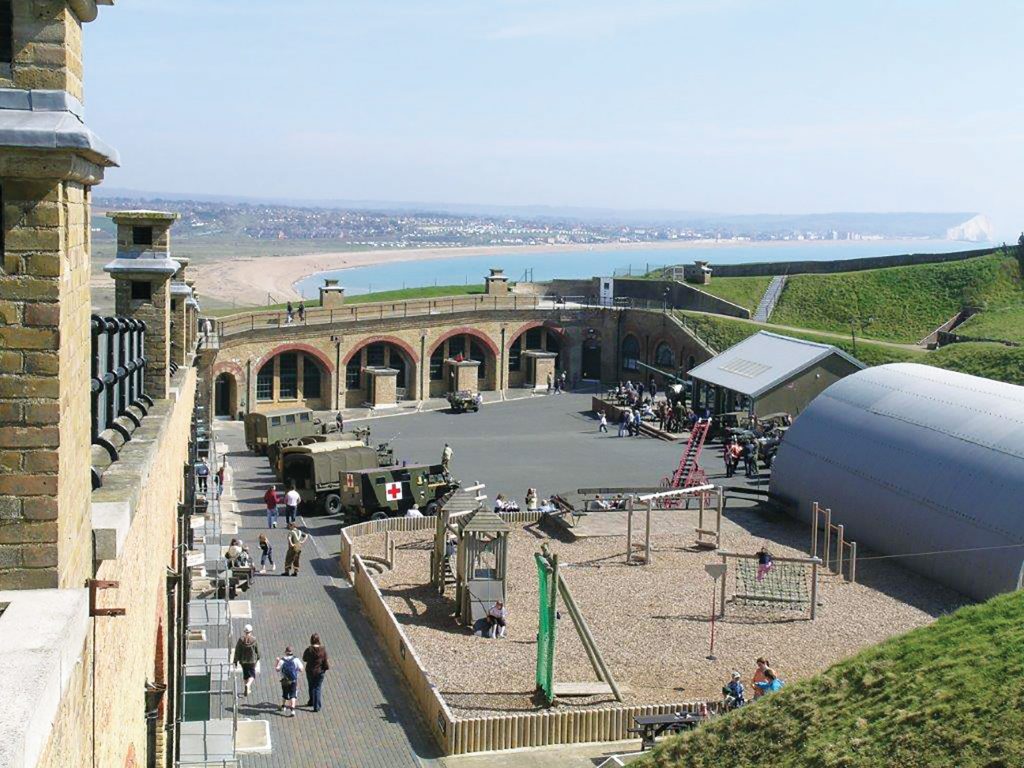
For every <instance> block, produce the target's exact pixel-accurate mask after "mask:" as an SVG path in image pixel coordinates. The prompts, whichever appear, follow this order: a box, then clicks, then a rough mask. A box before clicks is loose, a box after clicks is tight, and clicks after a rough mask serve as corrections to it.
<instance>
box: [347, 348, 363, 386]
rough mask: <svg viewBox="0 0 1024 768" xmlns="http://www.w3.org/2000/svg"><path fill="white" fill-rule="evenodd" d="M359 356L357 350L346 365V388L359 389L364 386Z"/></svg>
mask: <svg viewBox="0 0 1024 768" xmlns="http://www.w3.org/2000/svg"><path fill="white" fill-rule="evenodd" d="M359 358H360V354H359V353H358V352H356V353H355V354H354V355H353V356H352V359H351V360H349V361H348V365H346V366H345V389H359V388H360V386H362V384H361V381H360V380H361V378H362V365H361V364H360V362H359Z"/></svg>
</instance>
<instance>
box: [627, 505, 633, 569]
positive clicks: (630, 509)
mask: <svg viewBox="0 0 1024 768" xmlns="http://www.w3.org/2000/svg"><path fill="white" fill-rule="evenodd" d="M632 562H633V498H632V497H630V498H629V500H628V501H627V502H626V565H629V564H630V563H632Z"/></svg>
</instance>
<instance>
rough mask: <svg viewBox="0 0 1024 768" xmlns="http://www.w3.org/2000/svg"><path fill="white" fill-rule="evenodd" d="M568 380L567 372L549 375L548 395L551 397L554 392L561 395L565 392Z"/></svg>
mask: <svg viewBox="0 0 1024 768" xmlns="http://www.w3.org/2000/svg"><path fill="white" fill-rule="evenodd" d="M566 378H567V377H566V375H565V371H562V372H561V373H548V394H549V395H550V394H551V393H552V392H554V393H555V394H556V395H560V394H562V393H563V392H565V391H566V387H565V383H566Z"/></svg>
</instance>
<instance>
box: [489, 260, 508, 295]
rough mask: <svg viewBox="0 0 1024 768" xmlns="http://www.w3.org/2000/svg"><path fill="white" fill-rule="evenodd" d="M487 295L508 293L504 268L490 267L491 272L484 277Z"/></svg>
mask: <svg viewBox="0 0 1024 768" xmlns="http://www.w3.org/2000/svg"><path fill="white" fill-rule="evenodd" d="M484 282H485V283H486V284H487V295H488V296H505V295H507V294H508V277H507V276H506V275H505V270H504V269H499V268H498V267H491V274H489V275H487V277H485V278H484Z"/></svg>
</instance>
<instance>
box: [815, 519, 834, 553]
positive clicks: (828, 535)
mask: <svg viewBox="0 0 1024 768" xmlns="http://www.w3.org/2000/svg"><path fill="white" fill-rule="evenodd" d="M831 552H832V508H831V507H826V508H825V557H824V562H825V567H826V568H828V567H829V565H828V562H829V555H830V554H831ZM815 557H817V555H815Z"/></svg>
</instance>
